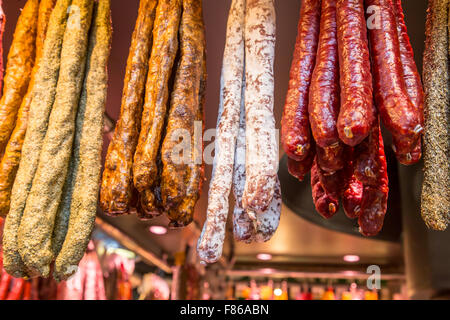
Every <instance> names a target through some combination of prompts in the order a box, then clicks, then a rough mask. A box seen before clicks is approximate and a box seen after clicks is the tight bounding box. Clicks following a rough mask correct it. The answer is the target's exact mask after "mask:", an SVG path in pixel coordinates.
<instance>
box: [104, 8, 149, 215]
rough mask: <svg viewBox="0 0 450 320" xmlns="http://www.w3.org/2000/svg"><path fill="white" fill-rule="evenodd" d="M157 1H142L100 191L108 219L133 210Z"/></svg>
mask: <svg viewBox="0 0 450 320" xmlns="http://www.w3.org/2000/svg"><path fill="white" fill-rule="evenodd" d="M157 4H158V1H157V0H141V1H140V4H139V12H138V18H137V21H136V26H135V28H134V32H133V36H132V40H131V47H130V51H129V55H128V61H127V67H126V70H125V80H124V87H123V92H122V105H121V110H120V117H119V120H118V121H117V124H116V128H115V130H114V136H113V139H112V140H111V143H110V144H109V147H108V153H107V155H106V160H105V170H104V171H103V177H102V185H101V190H100V207H101V209H102V210H103V212H104V213H106V214H108V215H121V214H124V213H127V212H129V211H130V210H131V207H132V205H133V199H134V198H136V197H135V194H136V192H135V191H134V187H133V172H132V169H133V157H134V153H135V151H136V145H137V142H138V137H139V130H140V125H141V124H140V123H141V114H142V105H143V101H144V92H145V81H146V79H147V72H148V63H149V58H150V50H151V47H152V29H153V22H154V20H155V12H156V6H157Z"/></svg>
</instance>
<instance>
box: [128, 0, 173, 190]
mask: <svg viewBox="0 0 450 320" xmlns="http://www.w3.org/2000/svg"><path fill="white" fill-rule="evenodd" d="M181 2H182V1H181V0H160V1H159V2H158V6H157V8H156V17H155V27H154V28H153V47H152V52H151V56H150V62H149V70H148V75H147V85H146V88H145V90H146V92H145V102H144V108H143V111H142V120H141V132H140V133H139V139H138V144H137V147H136V152H135V154H134V162H133V180H134V186H135V187H136V189H138V191H140V192H142V191H144V190H146V189H150V188H152V187H154V186H155V182H156V180H157V176H158V166H157V156H158V151H159V150H160V143H161V136H162V132H163V126H164V122H165V120H166V114H167V100H168V97H169V88H168V85H169V79H170V76H171V74H172V67H173V64H174V60H175V55H176V54H177V49H178V26H179V24H180V17H181V9H182V7H181Z"/></svg>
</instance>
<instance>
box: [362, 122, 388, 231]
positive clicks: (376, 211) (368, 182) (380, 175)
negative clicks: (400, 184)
mask: <svg viewBox="0 0 450 320" xmlns="http://www.w3.org/2000/svg"><path fill="white" fill-rule="evenodd" d="M376 128H377V127H375V128H374V130H373V132H372V134H371V138H370V139H371V140H372V141H371V144H376V143H375V136H376V134H378V137H379V138H378V141H379V142H378V144H376V146H377V148H378V153H377V155H376V156H375V155H372V158H371V159H370V162H371V163H376V164H375V165H374V166H373V167H372V170H373V173H375V174H374V177H372V176H371V177H368V176H367V175H366V176H364V175H362V174H361V171H359V172H358V169H357V168H356V170H355V175H356V176H357V177H358V179H359V180H360V181H361V182H363V185H364V192H363V198H362V204H361V213H360V215H359V219H358V223H359V226H360V232H361V233H362V234H363V235H365V236H375V235H377V234H378V233H379V232H380V230H381V228H382V227H383V222H384V216H385V215H386V210H387V200H388V194H389V179H388V174H387V163H386V156H385V153H384V144H383V137H382V136H381V132H380V129H379V126H378V129H376ZM370 148H371V150H374V147H372V146H371V147H370ZM359 157H361V155H359ZM358 160H359V159H358ZM361 163H362V162H361ZM375 168H376V169H375ZM361 178H364V180H362V179H361Z"/></svg>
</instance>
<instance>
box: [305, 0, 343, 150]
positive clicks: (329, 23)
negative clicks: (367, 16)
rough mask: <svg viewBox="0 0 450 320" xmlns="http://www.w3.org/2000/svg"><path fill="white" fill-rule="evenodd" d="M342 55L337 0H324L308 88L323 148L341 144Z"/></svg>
mask: <svg viewBox="0 0 450 320" xmlns="http://www.w3.org/2000/svg"><path fill="white" fill-rule="evenodd" d="M339 93H340V91H339V55H338V45H337V27H336V0H327V1H322V8H321V19H320V35H319V47H318V49H317V58H316V65H315V68H314V72H313V74H312V79H311V87H310V89H309V107H308V111H309V122H310V123H311V131H312V134H313V136H314V140H315V141H316V143H317V145H318V146H319V147H321V148H327V147H330V146H332V145H335V144H336V143H339V134H338V132H337V127H336V122H337V118H338V116H339V108H340V101H339Z"/></svg>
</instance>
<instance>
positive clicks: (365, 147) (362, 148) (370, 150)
mask: <svg viewBox="0 0 450 320" xmlns="http://www.w3.org/2000/svg"><path fill="white" fill-rule="evenodd" d="M381 149H383V152H382V153H381ZM355 153H356V159H355V168H354V170H355V176H356V178H357V179H358V180H359V181H361V182H362V183H363V184H364V185H365V186H366V185H368V186H377V185H378V183H379V181H380V179H381V178H382V177H383V175H384V174H385V172H384V171H385V170H386V168H385V165H384V163H385V162H386V158H385V157H384V144H383V137H382V135H381V129H380V126H379V124H378V123H377V124H376V125H375V126H374V127H373V129H372V130H371V133H370V135H369V137H368V138H367V139H366V140H364V142H363V143H361V144H360V145H359V146H357V147H356V149H355Z"/></svg>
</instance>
